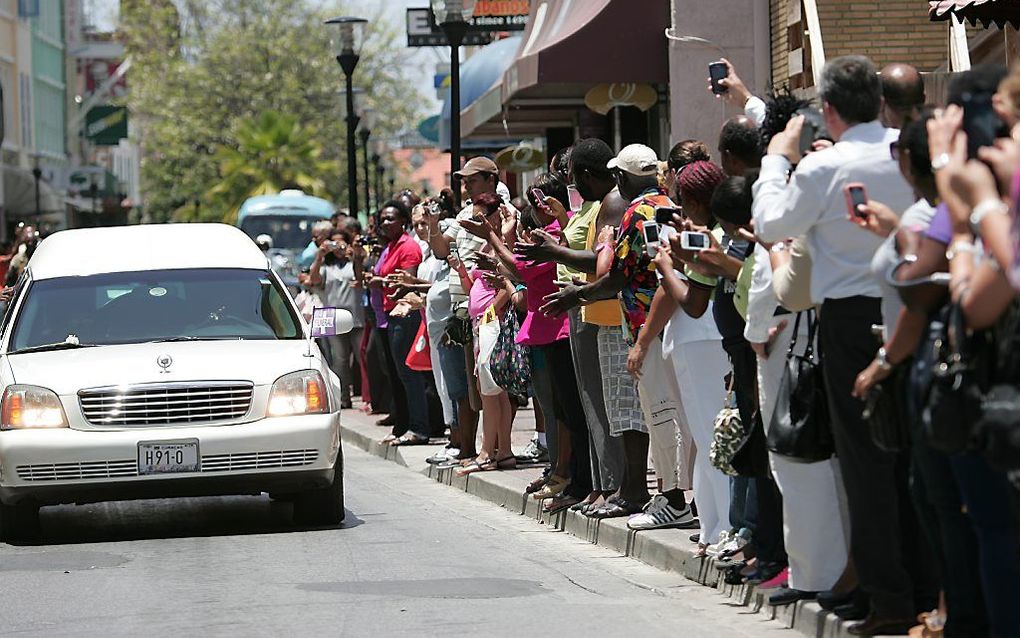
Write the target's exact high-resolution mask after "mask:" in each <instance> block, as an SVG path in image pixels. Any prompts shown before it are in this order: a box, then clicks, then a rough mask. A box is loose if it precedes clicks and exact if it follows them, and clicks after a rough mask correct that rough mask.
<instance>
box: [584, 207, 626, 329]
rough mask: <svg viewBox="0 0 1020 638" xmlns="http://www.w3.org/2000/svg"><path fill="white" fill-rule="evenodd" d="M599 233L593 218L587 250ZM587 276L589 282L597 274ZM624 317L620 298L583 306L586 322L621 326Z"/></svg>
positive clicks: (593, 244)
mask: <svg viewBox="0 0 1020 638" xmlns="http://www.w3.org/2000/svg"><path fill="white" fill-rule="evenodd" d="M598 234H599V228H598V223H597V220H594V219H593V220H592V222H591V224H590V225H589V226H588V240H587V241H586V242H585V248H586V249H587V250H593V249H594V247H595V238H596V237H598ZM587 278H588V281H589V282H592V281H595V278H596V276H595V275H593V274H591V273H589V274H588V275H587ZM622 319H623V317H622V314H621V311H620V300H619V299H604V300H602V301H596V302H595V303H593V304H590V305H587V306H581V320H582V321H584V322H585V323H590V324H594V325H596V326H619V325H620V324H621V323H622Z"/></svg>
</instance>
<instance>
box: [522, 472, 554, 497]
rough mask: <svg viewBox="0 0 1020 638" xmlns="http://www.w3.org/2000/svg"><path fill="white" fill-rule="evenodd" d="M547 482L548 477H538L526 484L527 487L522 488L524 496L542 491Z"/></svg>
mask: <svg viewBox="0 0 1020 638" xmlns="http://www.w3.org/2000/svg"><path fill="white" fill-rule="evenodd" d="M548 482H549V477H548V476H540V477H538V478H537V479H535V480H534V481H532V482H530V483H528V486H527V487H526V488H524V493H525V494H534V493H535V492H537V491H538V490H540V489H542V488H543V487H545V486H546V484H547V483H548Z"/></svg>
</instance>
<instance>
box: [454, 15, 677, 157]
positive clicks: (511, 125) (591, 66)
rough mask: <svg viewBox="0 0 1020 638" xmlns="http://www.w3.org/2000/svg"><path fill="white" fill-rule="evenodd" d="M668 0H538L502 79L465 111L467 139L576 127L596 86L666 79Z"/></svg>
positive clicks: (664, 81) (541, 133)
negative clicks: (577, 119)
mask: <svg viewBox="0 0 1020 638" xmlns="http://www.w3.org/2000/svg"><path fill="white" fill-rule="evenodd" d="M669 22H670V20H669V2H668V1H667V0H533V1H532V3H531V14H530V16H529V18H528V27H527V29H526V30H525V31H524V34H523V36H522V38H521V40H520V47H519V48H518V50H517V51H516V52H514V56H513V62H512V64H510V66H509V68H508V69H507V70H506V72H505V73H504V74H503V77H502V79H501V80H500V81H499V82H497V83H496V84H495V85H494V86H493V87H492V88H490V89H489V90H488V91H486V92H485V94H484V95H482V96H481V97H480V98H478V99H477V100H476V101H475V102H474V103H473V104H471V105H468V106H465V107H464V108H463V109H462V110H461V129H462V131H463V135H464V136H465V137H480V136H486V137H488V136H492V135H508V136H511V137H527V136H532V135H544V133H545V131H546V129H548V128H551V127H559V126H573V125H574V124H575V117H576V112H577V110H578V109H583V108H585V104H584V97H585V94H586V93H587V92H588V91H589V90H590V89H591V88H592V87H593V86H595V85H598V84H603V83H605V84H612V83H622V82H638V83H647V84H652V85H655V84H666V83H668V81H669V64H668V46H667V42H666V38H665V36H664V35H663V32H664V30H665V28H666V27H667V26H669Z"/></svg>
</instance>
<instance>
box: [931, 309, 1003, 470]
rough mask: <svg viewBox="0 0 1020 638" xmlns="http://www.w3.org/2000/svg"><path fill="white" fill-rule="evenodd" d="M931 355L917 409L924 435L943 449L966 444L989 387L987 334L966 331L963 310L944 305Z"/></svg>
mask: <svg viewBox="0 0 1020 638" xmlns="http://www.w3.org/2000/svg"><path fill="white" fill-rule="evenodd" d="M933 329H935V330H936V338H935V339H934V340H933V342H932V346H931V347H932V350H933V355H934V356H933V360H934V365H933V366H932V372H931V374H932V379H931V386H930V388H929V391H928V400H927V401H926V405H925V408H924V410H923V411H922V414H921V424H922V427H923V428H924V433H925V436H927V438H928V442H929V443H930V444H931V446H932V447H933V448H935V449H936V450H939V451H941V452H945V453H947V454H957V453H960V452H964V451H966V450H967V449H969V448H970V447H971V439H972V438H973V433H974V425H975V424H976V423H977V422H978V420H979V419H980V418H981V412H982V410H981V403H982V399H983V397H984V393H985V391H986V390H987V389H988V387H989V386H990V383H989V378H990V375H991V368H992V361H991V360H989V359H990V357H991V356H994V355H993V352H992V350H993V348H992V341H991V333H990V332H989V331H984V330H981V331H974V332H972V333H968V331H967V327H966V324H965V320H964V316H963V311H962V310H961V309H960V307H959V306H958V305H957V304H949V305H947V306H946V307H945V308H943V309H942V310H941V311H940V312H939V316H938V317H937V318H936V320H935V322H934V323H933Z"/></svg>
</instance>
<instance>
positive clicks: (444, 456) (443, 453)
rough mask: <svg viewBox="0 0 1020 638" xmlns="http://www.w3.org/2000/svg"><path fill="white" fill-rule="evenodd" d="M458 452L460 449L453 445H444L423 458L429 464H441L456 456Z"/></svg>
mask: <svg viewBox="0 0 1020 638" xmlns="http://www.w3.org/2000/svg"><path fill="white" fill-rule="evenodd" d="M459 454H460V450H458V449H457V448H455V447H444V448H443V449H441V450H439V451H438V452H436V453H435V454H433V455H432V456H430V457H429V458H427V459H425V462H426V463H428V464H430V465H442V464H444V463H449V462H450V461H451V460H453V459H455V458H457V456H458V455H459Z"/></svg>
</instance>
